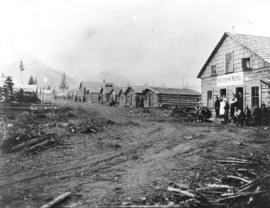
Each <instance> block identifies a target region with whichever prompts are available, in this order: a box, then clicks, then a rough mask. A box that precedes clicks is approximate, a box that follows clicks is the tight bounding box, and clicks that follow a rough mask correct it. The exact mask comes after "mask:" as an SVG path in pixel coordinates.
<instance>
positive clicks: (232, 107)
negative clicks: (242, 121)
mask: <svg viewBox="0 0 270 208" xmlns="http://www.w3.org/2000/svg"><path fill="white" fill-rule="evenodd" d="M230 104H231V111H230V116H231V118H232V119H233V116H234V108H235V107H237V105H238V100H237V97H236V95H235V94H233V98H232V99H231V101H230Z"/></svg>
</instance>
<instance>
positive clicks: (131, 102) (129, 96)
mask: <svg viewBox="0 0 270 208" xmlns="http://www.w3.org/2000/svg"><path fill="white" fill-rule="evenodd" d="M144 90H145V86H132V87H127V88H126V90H125V92H124V94H125V97H126V98H125V102H126V106H129V107H143V104H144V102H143V91H144Z"/></svg>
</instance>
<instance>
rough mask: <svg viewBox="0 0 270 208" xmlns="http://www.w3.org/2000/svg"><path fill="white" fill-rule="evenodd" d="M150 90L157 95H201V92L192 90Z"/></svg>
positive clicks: (160, 88) (151, 88)
mask: <svg viewBox="0 0 270 208" xmlns="http://www.w3.org/2000/svg"><path fill="white" fill-rule="evenodd" d="M147 89H148V90H152V91H153V92H155V93H157V94H168V95H198V96H199V95H200V93H199V92H197V91H195V90H191V89H179V88H165V87H148V88H147Z"/></svg>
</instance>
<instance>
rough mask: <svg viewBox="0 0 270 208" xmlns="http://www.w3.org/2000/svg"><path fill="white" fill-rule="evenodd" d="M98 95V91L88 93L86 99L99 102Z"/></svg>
mask: <svg viewBox="0 0 270 208" xmlns="http://www.w3.org/2000/svg"><path fill="white" fill-rule="evenodd" d="M98 96H99V93H90V94H89V95H88V98H87V101H88V102H91V103H98V102H99V101H98Z"/></svg>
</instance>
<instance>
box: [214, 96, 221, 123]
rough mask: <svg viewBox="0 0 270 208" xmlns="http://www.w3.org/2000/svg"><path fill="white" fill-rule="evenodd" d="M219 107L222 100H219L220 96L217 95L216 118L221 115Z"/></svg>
mask: <svg viewBox="0 0 270 208" xmlns="http://www.w3.org/2000/svg"><path fill="white" fill-rule="evenodd" d="M219 107H220V100H219V97H218V96H216V101H215V111H216V118H218V117H219Z"/></svg>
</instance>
